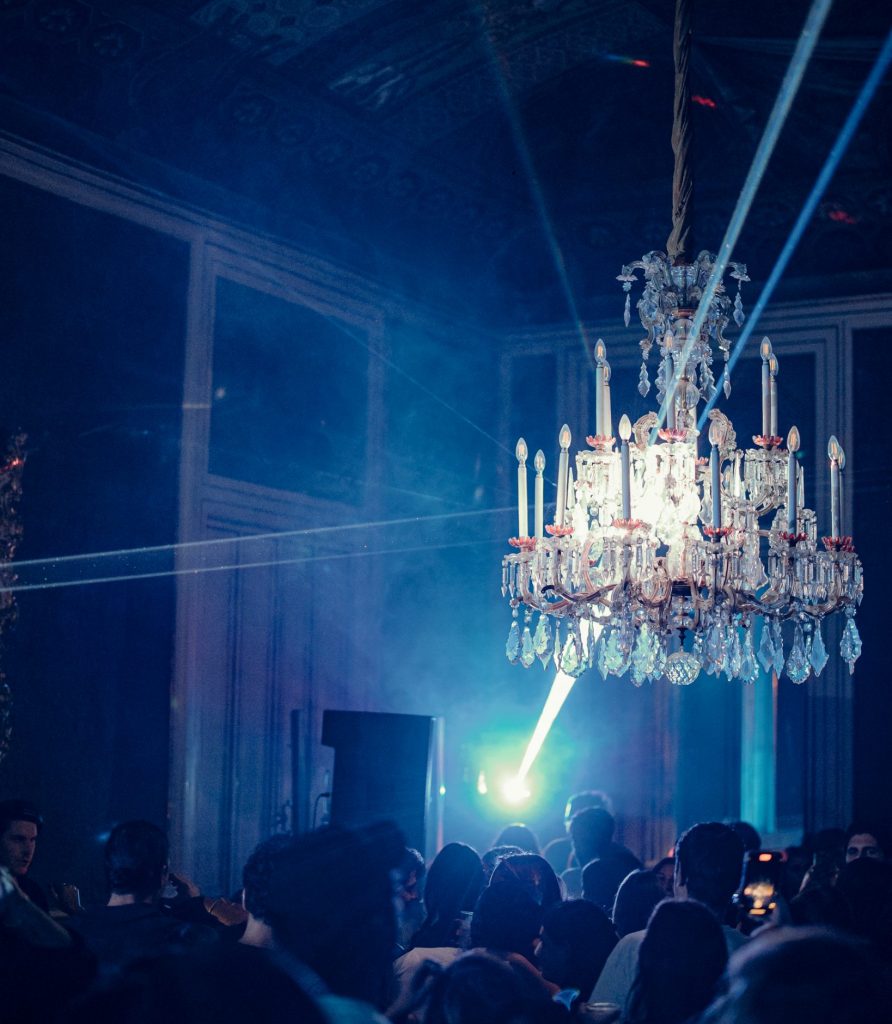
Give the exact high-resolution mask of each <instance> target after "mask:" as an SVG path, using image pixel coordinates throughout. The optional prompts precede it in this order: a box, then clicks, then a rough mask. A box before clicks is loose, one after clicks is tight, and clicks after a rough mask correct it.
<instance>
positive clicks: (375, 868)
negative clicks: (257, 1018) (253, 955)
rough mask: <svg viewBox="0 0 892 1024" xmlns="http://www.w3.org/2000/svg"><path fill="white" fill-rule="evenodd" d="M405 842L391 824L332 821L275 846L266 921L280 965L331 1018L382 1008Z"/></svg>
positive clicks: (369, 1014) (368, 1015)
mask: <svg viewBox="0 0 892 1024" xmlns="http://www.w3.org/2000/svg"><path fill="white" fill-rule="evenodd" d="M404 851H405V842H404V839H403V837H402V835H401V834H400V833H399V832H398V830H397V829H396V828H395V827H393V826H392V825H388V824H386V823H385V824H381V825H376V826H369V827H368V828H364V829H356V830H348V829H344V828H339V827H334V826H329V827H326V828H324V829H320V830H318V831H316V832H310V833H308V834H306V835H302V836H298V837H295V838H294V839H293V840H292V841H291V842H290V843H288V844H286V845H284V846H283V847H281V848H280V849H278V850H276V851H275V852H274V854H273V857H272V863H271V870H270V874H269V881H268V884H267V905H266V910H265V914H264V916H265V918H266V921H267V923H268V924H269V926H270V928H271V930H272V936H273V944H274V948H275V952H276V959H277V963H278V964H279V965H280V966H281V967H282V968H283V969H285V970H287V972H288V973H289V974H290V976H291V977H292V979H293V980H294V981H295V982H297V983H298V984H299V985H300V986H301V988H303V989H304V991H306V992H308V993H309V994H310V995H312V996H314V997H315V998H316V999H317V1000H318V1001H319V1003H320V1005H321V1006H322V1007H323V1009H324V1010H325V1011H326V1013H331V1015H332V1016H337V1013H339V1012H343V1013H345V1014H346V1013H348V1012H352V1013H355V1014H358V1015H359V1016H360V1019H364V1020H365V1019H373V1018H374V1016H375V1015H374V1012H373V1010H372V1008H373V1007H378V1008H379V1009H380V1008H383V1007H384V1006H385V1005H386V1002H387V995H388V988H389V984H390V977H391V965H392V962H393V949H394V945H395V943H396V925H397V922H396V908H395V904H394V897H395V891H394V878H395V875H396V871H397V868H398V866H399V864H400V861H401V859H402V857H403V855H404Z"/></svg>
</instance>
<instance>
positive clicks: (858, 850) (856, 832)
mask: <svg viewBox="0 0 892 1024" xmlns="http://www.w3.org/2000/svg"><path fill="white" fill-rule="evenodd" d="M844 849H845V860H846V864H851V862H852V861H853V860H858V859H859V857H869V858H871V859H872V860H885V859H886V857H887V855H888V852H889V850H888V839H887V836H886V830H885V829H884V828H881V827H880V826H879V825H874V824H871V823H870V822H863V821H860V822H854V823H853V824H851V825H849V827H848V828H847V829H846V835H845V843H844Z"/></svg>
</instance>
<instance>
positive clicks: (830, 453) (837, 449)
mask: <svg viewBox="0 0 892 1024" xmlns="http://www.w3.org/2000/svg"><path fill="white" fill-rule="evenodd" d="M841 455H842V446H841V445H840V443H839V441H837V440H836V437H835V436H834V435H833V434H831V435H830V440H829V441H828V442H827V458H828V459H830V460H831V461H832V462H835V463H837V465H838V464H839V460H840V456H841Z"/></svg>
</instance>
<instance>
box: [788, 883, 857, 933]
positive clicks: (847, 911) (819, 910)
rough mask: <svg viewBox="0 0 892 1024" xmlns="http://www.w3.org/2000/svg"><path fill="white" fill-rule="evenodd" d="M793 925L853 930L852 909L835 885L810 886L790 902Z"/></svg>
mask: <svg viewBox="0 0 892 1024" xmlns="http://www.w3.org/2000/svg"><path fill="white" fill-rule="evenodd" d="M790 918H791V920H792V922H793V924H801V925H827V926H828V927H830V928H842V929H845V931H851V930H852V923H853V922H852V907H851V905H850V904H849V901H848V900H847V899H846V898H845V896H843V894H842V893H841V892H840V891H839V889H838V888H837V887H836V886H835V885H809V886H807V887H806V888H805V889H803V890H802V892H800V893H797V895H796V896H794V897H793V899H792V900H790Z"/></svg>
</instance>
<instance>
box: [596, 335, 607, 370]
mask: <svg viewBox="0 0 892 1024" xmlns="http://www.w3.org/2000/svg"><path fill="white" fill-rule="evenodd" d="M606 358H607V346H606V345H605V344H604V342H603V341H602V340H601V339H600V338H598V340H597V341H596V342H595V362H596V363H597V364H598V365H599V366H600V365H601V363H603V362H604V360H605V359H606Z"/></svg>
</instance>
